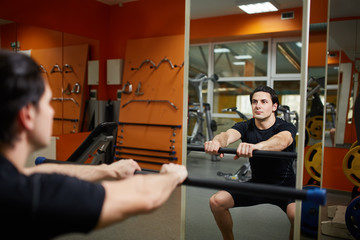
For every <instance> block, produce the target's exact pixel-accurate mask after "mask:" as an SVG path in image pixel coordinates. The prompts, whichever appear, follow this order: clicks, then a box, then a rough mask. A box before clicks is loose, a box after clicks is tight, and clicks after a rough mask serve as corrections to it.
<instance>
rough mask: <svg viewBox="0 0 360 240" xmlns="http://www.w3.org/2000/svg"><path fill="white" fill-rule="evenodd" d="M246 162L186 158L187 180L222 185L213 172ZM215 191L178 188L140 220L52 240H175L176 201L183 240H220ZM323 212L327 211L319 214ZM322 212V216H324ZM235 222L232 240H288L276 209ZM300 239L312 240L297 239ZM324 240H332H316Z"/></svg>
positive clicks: (242, 213) (331, 199) (236, 213)
mask: <svg viewBox="0 0 360 240" xmlns="http://www.w3.org/2000/svg"><path fill="white" fill-rule="evenodd" d="M246 162H247V159H240V160H237V161H234V160H233V159H232V157H231V156H225V158H224V159H222V160H220V161H211V158H210V156H209V155H206V154H204V153H200V152H191V153H189V155H188V158H187V169H188V171H189V177H190V176H191V177H193V178H204V179H205V178H206V179H218V180H225V178H224V177H223V176H218V175H217V172H218V171H221V172H224V173H234V172H236V170H237V169H238V168H239V167H240V166H241V165H242V164H244V163H246ZM215 192H216V190H212V189H204V188H198V187H189V186H188V187H186V189H185V195H183V196H181V195H182V194H181V188H177V189H176V190H175V192H174V193H173V194H172V196H171V197H170V199H169V201H168V202H167V203H166V204H165V205H164V206H163V207H161V208H160V209H158V210H157V211H155V212H153V213H151V214H149V215H142V216H135V217H132V218H130V219H128V220H126V221H124V222H122V223H119V224H116V225H113V226H111V227H108V228H106V229H102V230H98V231H94V232H91V233H90V234H87V235H84V234H71V235H67V236H63V237H59V238H57V240H83V239H104V240H112V239H122V240H127V239H128V240H132V239H134V240H138V239H151V240H152V239H156V240H168V239H180V232H181V229H180V225H181V223H180V222H181V199H182V198H184V199H185V218H184V220H185V225H184V226H185V229H184V232H185V233H184V232H183V234H184V235H183V236H184V237H185V239H187V240H219V239H221V234H220V232H219V230H218V228H217V226H216V223H215V221H214V219H213V216H212V214H211V212H210V209H209V204H208V201H209V198H210V196H211V195H212V194H214V193H215ZM348 201H349V196H348V195H347V194H339V193H336V192H329V193H328V198H327V203H328V205H329V206H331V205H336V204H340V205H347V203H348ZM322 209H326V208H322ZM325 211H326V210H324V211H323V212H322V214H323V216H326V212H325ZM231 213H232V216H233V222H234V234H235V239H245V240H248V239H250V240H256V239H259V240H260V239H261V240H263V239H267V240H272V239H273V240H282V239H284V240H285V239H288V234H289V228H290V223H289V221H288V219H287V216H286V214H285V213H284V212H283V211H282V210H281V209H280V208H278V207H277V206H273V205H269V204H263V205H258V206H253V207H246V208H235V209H231ZM301 239H303V240H308V239H316V238H311V237H307V236H305V235H302V236H301ZM320 239H323V240H334V239H339V238H333V237H328V236H321V237H320Z"/></svg>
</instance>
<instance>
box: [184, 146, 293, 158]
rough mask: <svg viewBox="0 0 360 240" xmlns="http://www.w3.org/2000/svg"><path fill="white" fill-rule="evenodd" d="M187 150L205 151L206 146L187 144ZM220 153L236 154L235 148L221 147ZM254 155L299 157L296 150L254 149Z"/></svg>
mask: <svg viewBox="0 0 360 240" xmlns="http://www.w3.org/2000/svg"><path fill="white" fill-rule="evenodd" d="M187 150H189V151H197V152H205V148H204V147H203V146H191V145H188V146H187ZM218 153H229V154H236V149H235V148H220V149H219V151H218ZM253 156H254V157H272V158H297V154H296V152H277V151H260V150H255V151H253Z"/></svg>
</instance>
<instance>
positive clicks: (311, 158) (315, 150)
mask: <svg viewBox="0 0 360 240" xmlns="http://www.w3.org/2000/svg"><path fill="white" fill-rule="evenodd" d="M321 156H322V143H321V142H319V143H316V144H314V145H313V146H311V147H310V148H309V150H308V151H307V152H306V154H305V159H304V165H305V169H306V171H307V172H308V173H309V175H310V176H311V177H312V178H313V179H315V180H316V181H318V182H320V181H321V179H320V177H321Z"/></svg>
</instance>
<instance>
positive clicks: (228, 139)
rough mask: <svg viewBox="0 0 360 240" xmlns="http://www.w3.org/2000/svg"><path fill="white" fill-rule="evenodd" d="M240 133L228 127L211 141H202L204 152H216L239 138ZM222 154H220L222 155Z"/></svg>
mask: <svg viewBox="0 0 360 240" xmlns="http://www.w3.org/2000/svg"><path fill="white" fill-rule="evenodd" d="M240 138H241V134H240V133H239V132H238V131H237V130H235V129H232V128H231V129H228V130H227V131H226V132H222V133H220V134H218V135H216V136H215V137H214V138H213V139H212V140H211V141H207V142H205V143H204V147H205V152H206V153H210V154H218V150H219V148H224V147H227V146H229V144H231V143H233V142H235V141H237V140H239V139H240ZM223 156H224V154H220V157H223Z"/></svg>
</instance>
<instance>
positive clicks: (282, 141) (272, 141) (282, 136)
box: [255, 132, 293, 151]
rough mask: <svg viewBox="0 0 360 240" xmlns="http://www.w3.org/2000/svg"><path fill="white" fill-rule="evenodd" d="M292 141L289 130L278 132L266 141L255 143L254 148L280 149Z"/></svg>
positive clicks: (265, 149)
mask: <svg viewBox="0 0 360 240" xmlns="http://www.w3.org/2000/svg"><path fill="white" fill-rule="evenodd" d="M292 142H293V140H292V136H291V134H290V132H281V133H278V134H276V135H274V136H272V137H271V138H269V139H268V140H266V141H263V142H259V143H257V144H255V148H256V149H258V150H264V151H282V150H284V149H285V148H287V147H288V146H289V145H290V144H291V143H292Z"/></svg>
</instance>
